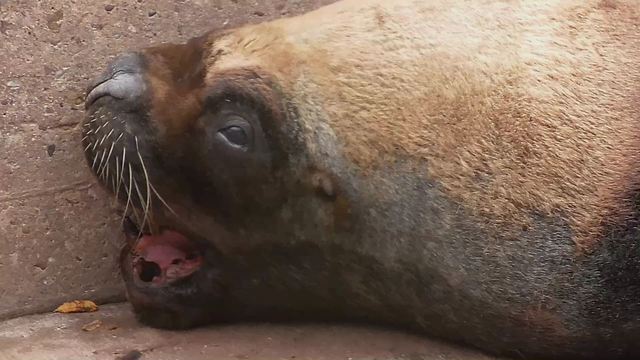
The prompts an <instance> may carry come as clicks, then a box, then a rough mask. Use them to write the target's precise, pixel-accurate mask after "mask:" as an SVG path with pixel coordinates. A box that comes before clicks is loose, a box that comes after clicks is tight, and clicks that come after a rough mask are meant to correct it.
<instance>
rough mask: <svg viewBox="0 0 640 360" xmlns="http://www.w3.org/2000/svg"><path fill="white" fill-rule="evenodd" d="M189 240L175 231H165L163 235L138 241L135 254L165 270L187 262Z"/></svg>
mask: <svg viewBox="0 0 640 360" xmlns="http://www.w3.org/2000/svg"><path fill="white" fill-rule="evenodd" d="M189 249H190V244H189V240H187V238H185V237H184V236H182V235H181V234H180V233H177V232H175V231H165V232H163V233H162V234H161V235H144V236H142V237H141V238H140V240H138V244H137V245H136V248H135V252H136V253H137V254H138V255H140V256H142V257H143V258H144V259H145V260H146V261H148V262H154V263H156V264H158V266H160V267H161V268H163V269H165V268H167V267H169V266H171V265H172V264H175V263H176V262H179V261H181V260H185V259H186V258H187V255H188V254H187V253H188V252H189Z"/></svg>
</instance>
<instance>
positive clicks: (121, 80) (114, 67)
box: [85, 53, 146, 108]
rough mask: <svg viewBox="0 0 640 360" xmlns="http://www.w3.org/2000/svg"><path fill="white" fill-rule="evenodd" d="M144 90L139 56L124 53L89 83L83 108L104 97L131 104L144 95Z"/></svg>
mask: <svg viewBox="0 0 640 360" xmlns="http://www.w3.org/2000/svg"><path fill="white" fill-rule="evenodd" d="M145 89H146V86H145V82H144V78H143V77H142V58H141V56H140V55H139V54H136V53H126V54H124V55H121V56H120V57H118V58H116V59H115V60H114V61H112V62H111V63H110V64H109V65H108V66H107V69H106V70H105V71H104V72H103V73H102V74H101V75H100V76H99V77H98V78H96V79H95V80H94V81H93V82H92V83H91V85H90V86H89V88H88V90H87V97H86V100H85V108H88V107H89V106H91V105H92V104H93V103H94V102H95V101H96V100H98V99H99V98H101V97H104V96H110V97H112V98H115V99H118V100H128V101H131V102H133V101H135V100H137V99H139V98H140V97H141V96H142V95H143V94H144V91H145Z"/></svg>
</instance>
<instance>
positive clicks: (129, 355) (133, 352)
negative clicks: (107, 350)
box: [116, 350, 142, 360]
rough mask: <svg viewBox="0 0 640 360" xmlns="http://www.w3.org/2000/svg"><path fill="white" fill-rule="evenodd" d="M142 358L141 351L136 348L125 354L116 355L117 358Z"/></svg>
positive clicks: (119, 359)
mask: <svg viewBox="0 0 640 360" xmlns="http://www.w3.org/2000/svg"><path fill="white" fill-rule="evenodd" d="M140 358H142V353H141V352H140V351H138V350H131V351H129V352H128V353H127V354H126V355H123V356H120V357H117V358H116V359H117V360H138V359H140Z"/></svg>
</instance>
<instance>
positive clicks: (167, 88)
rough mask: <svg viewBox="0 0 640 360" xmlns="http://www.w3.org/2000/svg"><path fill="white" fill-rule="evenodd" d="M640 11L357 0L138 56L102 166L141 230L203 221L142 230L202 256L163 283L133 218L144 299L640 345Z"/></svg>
mask: <svg viewBox="0 0 640 360" xmlns="http://www.w3.org/2000/svg"><path fill="white" fill-rule="evenodd" d="M639 25H640V3H638V2H637V1H633V0H626V1H625V0H617V1H616V0H603V1H592V0H548V1H537V0H524V1H518V2H512V1H439V0H432V1H431V0H430V1H418V0H415V1H411V0H401V1H397V0H393V1H392V0H388V1H382V0H345V1H340V2H337V3H335V4H333V5H329V6H326V7H323V8H321V9H318V10H316V11H313V12H310V13H307V14H305V15H302V16H298V17H292V18H286V19H280V20H275V21H270V22H265V23H261V24H255V25H246V26H243V27H239V28H236V29H231V30H224V31H213V32H210V33H207V34H205V35H203V36H201V37H198V38H194V39H193V40H191V41H190V42H188V43H186V44H180V45H173V44H171V45H162V46H157V47H153V48H147V49H142V50H140V51H139V52H137V53H135V54H128V55H125V56H123V57H121V58H120V59H118V60H116V61H115V62H114V63H112V64H111V65H110V67H109V69H108V70H107V72H106V73H105V74H104V75H103V76H102V78H101V79H100V80H99V81H98V82H96V83H95V84H93V85H92V86H91V87H90V93H89V96H88V101H87V107H88V113H89V115H88V117H87V121H86V122H85V126H84V136H85V137H84V140H83V145H84V148H85V151H86V153H87V159H88V161H89V165H90V166H91V167H92V168H93V170H94V171H95V172H96V174H97V175H98V177H99V178H100V179H101V181H102V182H103V183H104V184H105V185H107V186H108V187H109V188H112V189H113V190H114V192H116V193H118V194H119V197H120V199H121V200H123V202H124V203H126V204H127V207H128V208H129V209H131V208H134V209H135V210H136V212H137V215H138V222H139V224H141V225H142V227H143V230H142V232H145V231H146V232H148V233H150V234H149V235H145V236H143V237H142V239H143V242H144V243H145V244H149V243H153V242H154V241H158V242H159V243H162V244H165V245H166V244H168V243H171V241H169V240H168V239H169V237H168V235H162V234H164V231H166V230H167V229H170V230H171V231H175V232H177V233H180V234H184V236H185V237H186V238H188V239H189V240H190V241H192V242H193V245H190V246H192V247H193V248H189V249H186V248H184V247H181V248H180V249H179V251H178V250H176V251H172V250H171V251H164V250H158V249H160V248H159V247H158V248H155V249H154V248H151V250H149V248H145V249H146V250H145V251H146V253H153V254H160V255H154V256H156V257H157V256H162V254H171V255H166V256H168V257H171V256H175V257H177V262H176V264H177V263H180V264H184V263H185V262H183V261H186V263H187V265H189V266H187V267H188V269H189V270H188V271H186V270H185V272H184V273H183V272H181V271H182V270H179V269H177V268H174V267H173V265H166V266H165V265H162V266H160V267H161V268H162V271H165V270H166V271H169V272H171V271H173V272H172V274H174V276H173V277H171V278H169V277H167V278H163V277H162V276H161V275H158V274H160V273H161V271H158V272H154V271H151V272H149V271H147V272H145V273H146V274H147V275H149V274H151V277H152V278H154V276H156V275H157V276H156V277H155V278H154V279H156V280H162V281H160V282H159V283H162V286H160V285H157V284H156V285H153V284H150V283H147V282H145V281H140V279H139V277H140V271H142V272H144V271H143V270H145V271H146V270H149V268H136V266H132V265H131V264H132V262H133V263H135V261H134V260H133V258H136V259H140V258H143V260H142V261H143V262H144V261H147V263H148V262H152V261H150V259H148V258H146V260H145V258H144V257H145V255H144V254H142V252H141V251H138V250H137V249H138V248H139V247H140V245H136V241H137V240H136V238H137V237H136V236H135V235H134V234H133V232H130V236H131V237H132V241H131V242H130V245H129V246H127V247H126V248H125V249H124V251H123V257H122V269H123V274H124V278H125V281H126V284H127V290H128V294H129V298H130V301H131V302H132V304H133V306H134V308H135V310H136V312H137V314H138V315H139V317H140V319H141V320H142V321H144V322H145V323H148V324H151V325H154V326H161V327H189V326H195V325H200V324H204V323H211V322H216V321H238V320H243V319H273V320H297V319H336V320H363V321H370V322H375V323H380V324H393V325H398V326H401V327H403V328H408V329H413V330H418V331H421V332H426V333H428V334H431V335H433V336H437V337H441V338H445V339H450V340H454V341H457V342H461V343H465V344H469V345H472V346H475V347H478V348H481V349H484V350H486V351H489V352H492V353H495V354H507V355H513V356H525V357H533V356H536V357H538V358H553V357H559V358H563V359H569V358H576V359H600V358H604V357H606V358H608V359H623V358H630V357H634V356H640V345H639V344H640V341H639V340H640V245H639V244H638V240H640V239H639V236H640V233H639V229H640V228H639V226H640V213H639V212H638V205H637V204H638V193H639V191H640V187H639V185H640V172H639V171H638V169H640V166H638V165H639V164H640V162H639V161H638V154H640V152H639V150H640V139H639V138H638V134H640V132H639V131H638V121H639V120H640V115H639V114H640V112H639V110H640V109H639V107H640V105H638V104H639V103H640V96H639V95H640V67H639V66H638V59H640V27H639ZM122 74H124V75H122ZM96 84H98V85H97V86H96ZM96 89H97V90H96ZM109 129H114V132H113V135H110V136H109V137H106V136H107V135H106V134H107V133H108V132H109V131H108V130H109ZM118 134H123V135H122V136H121V137H120V138H118ZM103 137H106V140H104V139H103ZM116 139H117V140H116ZM112 144H113V145H112ZM114 149H115V150H114ZM107 154H108V156H107ZM118 154H122V156H120V157H118ZM123 158H124V159H123ZM121 189H124V190H121ZM145 229H146V230H145ZM172 236H174V235H172ZM175 236H177V235H175ZM181 241H182V240H181ZM181 244H182V243H181ZM145 246H147V245H145ZM163 246H164V245H163ZM180 246H182V245H180ZM185 246H186V245H185ZM187 247H188V246H187ZM163 249H164V248H163ZM192 250H193V251H194V253H196V254H197V256H196V257H192V256H190V255H188V254H189V252H190V251H192ZM176 254H177V255H176ZM166 259H169V260H171V258H166ZM166 259H165V260H166ZM193 259H196V260H193ZM163 261H164V260H163ZM190 261H191V262H190ZM161 262H162V261H160V260H158V261H157V264H160V263H161ZM169 263H170V262H167V264H169ZM201 263H202V264H204V265H202V267H201V268H200V269H199V270H198V271H196V272H195V273H194V272H193V271H192V270H193V269H194V268H195V267H196V266H200V264H201ZM154 266H155V265H154ZM136 269H137V270H136ZM141 269H142V270H141ZM154 269H155V268H154ZM136 271H138V272H136ZM154 274H156V275H154ZM175 274H178V275H175ZM183 275H184V276H183ZM176 278H177V279H178V280H177V282H176V280H175V279H176ZM152 283H153V282H152Z"/></svg>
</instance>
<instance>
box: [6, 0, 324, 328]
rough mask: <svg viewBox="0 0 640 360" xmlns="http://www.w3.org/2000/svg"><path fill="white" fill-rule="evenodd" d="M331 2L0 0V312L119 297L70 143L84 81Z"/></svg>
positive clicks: (111, 220)
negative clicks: (215, 33) (143, 54)
mask: <svg viewBox="0 0 640 360" xmlns="http://www.w3.org/2000/svg"><path fill="white" fill-rule="evenodd" d="M330 2H332V0H297V1H296V0H274V1H269V0H260V1H248V0H218V1H215V0H211V1H205V0H193V1H187V0H153V1H152V0H129V1H106V0H105V1H93V0H42V1H34V0H0V299H2V301H0V319H2V318H8V317H11V316H17V315H22V314H28V313H33V312H37V311H47V310H50V309H52V308H55V306H57V304H58V303H60V302H63V301H66V300H73V299H76V298H88V299H92V300H95V301H97V302H104V301H114V300H122V299H123V297H122V287H121V284H120V279H119V277H118V272H117V269H116V267H115V257H116V254H117V248H118V246H119V240H120V239H119V229H118V216H117V215H116V214H115V212H114V210H113V209H112V204H111V202H110V200H109V199H108V198H107V196H106V194H105V193H104V192H103V191H102V190H101V189H100V188H98V187H97V186H96V185H95V182H94V180H93V178H92V177H91V176H90V174H89V172H88V170H87V169H86V167H85V164H84V159H83V157H82V153H81V149H80V147H79V142H80V139H79V122H80V120H81V118H82V112H83V108H82V100H83V92H84V87H85V86H86V84H87V81H88V80H89V79H90V78H92V77H93V76H95V75H96V74H97V73H98V72H99V71H101V69H102V67H103V66H104V65H105V63H106V62H107V61H108V60H109V59H110V58H111V57H113V56H114V55H116V54H118V53H119V52H121V51H124V50H127V49H134V48H138V47H141V46H148V45H151V44H156V43H160V42H171V41H180V40H186V39H187V38H189V37H192V36H196V35H198V34H200V33H202V32H204V31H206V30H208V29H210V28H212V27H218V26H219V27H230V26H234V25H237V24H241V23H246V22H258V21H265V20H268V19H272V18H275V17H280V16H288V15H295V14H299V13H301V12H303V11H306V10H309V9H312V8H315V7H317V6H320V5H323V4H326V3H330Z"/></svg>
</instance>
